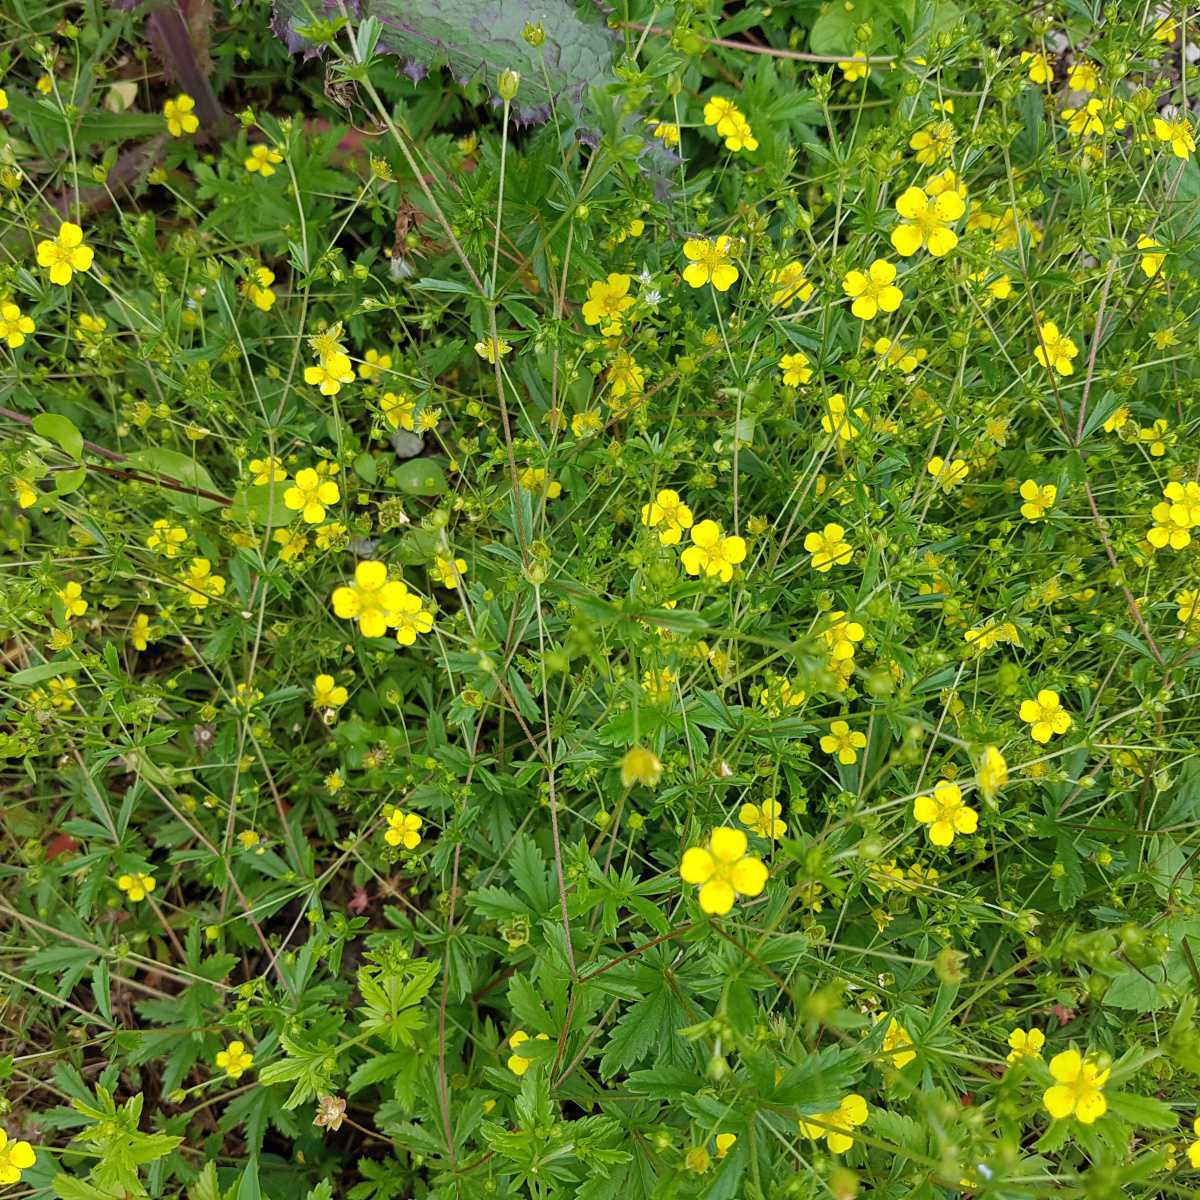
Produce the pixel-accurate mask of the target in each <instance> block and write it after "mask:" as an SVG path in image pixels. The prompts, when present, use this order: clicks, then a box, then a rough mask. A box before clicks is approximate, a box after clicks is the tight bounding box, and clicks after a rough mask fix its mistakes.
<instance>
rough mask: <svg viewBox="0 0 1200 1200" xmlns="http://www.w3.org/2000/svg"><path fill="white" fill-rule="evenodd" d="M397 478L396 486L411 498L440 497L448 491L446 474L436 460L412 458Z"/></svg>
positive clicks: (397, 471)
mask: <svg viewBox="0 0 1200 1200" xmlns="http://www.w3.org/2000/svg"><path fill="white" fill-rule="evenodd" d="M395 476H396V486H397V487H398V488H399V489H400V491H402V492H404V493H405V494H406V495H409V496H440V495H441V494H442V493H443V492H445V490H446V473H445V471H443V470H442V468H441V465H440V464H439V463H438V462H437V460H436V459H432V458H410V459H409V460H408V461H407V462H403V463H401V464H400V465H399V466H398V467H397V468H396V470H395Z"/></svg>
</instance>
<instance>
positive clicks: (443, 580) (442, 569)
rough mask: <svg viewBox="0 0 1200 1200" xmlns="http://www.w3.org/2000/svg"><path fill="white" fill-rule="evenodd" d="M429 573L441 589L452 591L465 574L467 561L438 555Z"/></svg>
mask: <svg viewBox="0 0 1200 1200" xmlns="http://www.w3.org/2000/svg"><path fill="white" fill-rule="evenodd" d="M429 573H430V575H432V576H433V577H434V579H436V580H437V581H438V583H440V584H441V585H442V587H444V588H450V590H451V591H453V590H454V589H455V588H456V587H458V585H459V581H460V580H461V579H462V578H463V576H464V575H466V573H467V560H466V559H465V558H451V557H449V556H448V555H441V554H439V555H438V556H437V558H436V559H435V560H434V564H433V566H432V567H430V568H429Z"/></svg>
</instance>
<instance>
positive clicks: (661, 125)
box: [646, 117, 679, 148]
mask: <svg viewBox="0 0 1200 1200" xmlns="http://www.w3.org/2000/svg"><path fill="white" fill-rule="evenodd" d="M646 124H647V125H649V126H650V132H651V133H653V134H654V136H655V137H656V138H658V140H659V141H660V142H662V144H663V145H664V146H667V147H668V148H670V147H673V146H678V145H679V126H678V125H675V124H672V123H671V122H670V121H656V120H655V119H654V118H653V117H647V118H646Z"/></svg>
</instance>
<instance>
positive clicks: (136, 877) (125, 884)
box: [117, 871, 158, 904]
mask: <svg viewBox="0 0 1200 1200" xmlns="http://www.w3.org/2000/svg"><path fill="white" fill-rule="evenodd" d="M157 886H158V884H157V883H156V882H155V879H154V876H153V875H147V874H146V872H145V871H133V872H131V873H130V874H128V875H118V876H117V887H119V888H120V889H121V891H123V892H124V893H125V895H127V896H128V897H129V899H130V900H131V901H132V902H133V903H134V904H137V903H139V902H140V901H142V900H145V898H146V897H147V896H148V895H149V894H150V893H151V892H152V891H154V889H155V888H156V887H157Z"/></svg>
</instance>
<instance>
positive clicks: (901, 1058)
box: [883, 1014, 917, 1071]
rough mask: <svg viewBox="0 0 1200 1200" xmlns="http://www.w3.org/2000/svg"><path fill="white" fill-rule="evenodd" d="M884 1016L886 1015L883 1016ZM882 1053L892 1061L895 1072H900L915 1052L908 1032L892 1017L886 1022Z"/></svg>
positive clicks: (914, 1056) (910, 1060)
mask: <svg viewBox="0 0 1200 1200" xmlns="http://www.w3.org/2000/svg"><path fill="white" fill-rule="evenodd" d="M883 1015H884V1016H886V1014H883ZM883 1052H884V1054H885V1055H887V1057H888V1058H890V1059H891V1061H892V1066H893V1067H895V1068H896V1070H897V1071H902V1070H903V1069H904V1068H905V1067H906V1066H908V1064H909V1063H910V1062H912V1060H913V1059H914V1058H916V1057H917V1052H916V1051H915V1050H914V1049H913V1042H912V1038H911V1037H909V1036H908V1030H907V1029H905V1028H904V1026H903V1025H901V1024H900V1022H899V1021H897V1020H896V1019H895V1017H893V1018H892V1019H891V1020H889V1021H888V1027H887V1030H886V1031H885V1032H884V1035H883Z"/></svg>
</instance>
